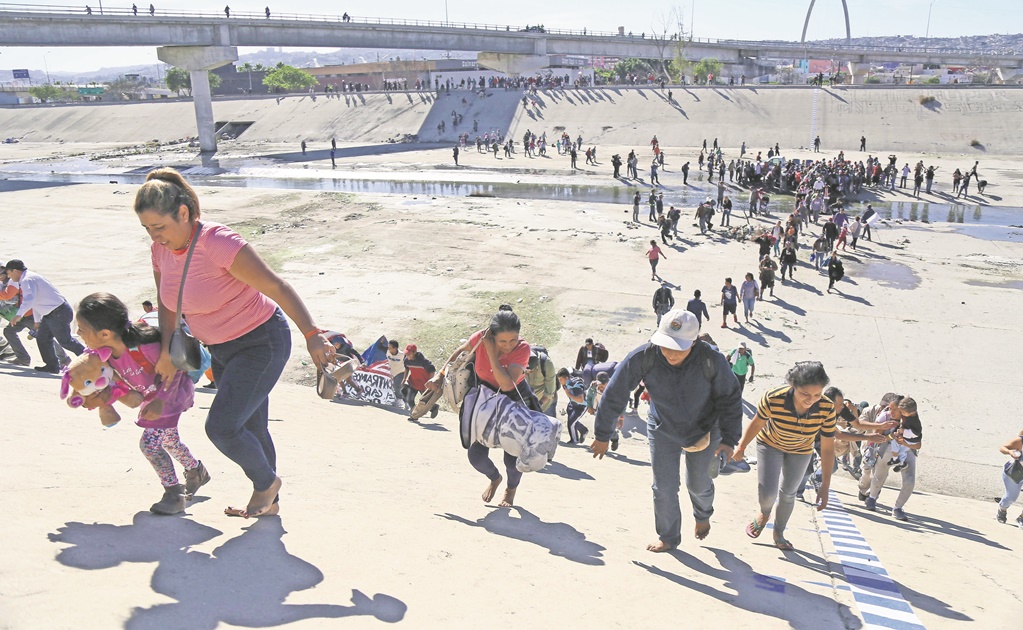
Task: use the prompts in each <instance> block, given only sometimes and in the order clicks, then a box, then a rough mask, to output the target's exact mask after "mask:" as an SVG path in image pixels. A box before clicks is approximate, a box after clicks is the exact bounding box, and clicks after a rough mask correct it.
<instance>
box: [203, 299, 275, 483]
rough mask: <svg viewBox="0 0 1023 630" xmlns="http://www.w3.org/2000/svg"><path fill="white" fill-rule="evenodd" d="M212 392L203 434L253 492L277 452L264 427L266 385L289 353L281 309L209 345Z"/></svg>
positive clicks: (268, 479) (266, 478)
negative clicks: (236, 334)
mask: <svg viewBox="0 0 1023 630" xmlns="http://www.w3.org/2000/svg"><path fill="white" fill-rule="evenodd" d="M209 349H210V354H212V355H213V379H214V381H215V382H216V383H217V395H216V397H214V399H213V403H212V404H211V405H210V413H209V415H208V416H206V435H207V436H209V438H210V441H211V442H213V445H214V446H216V447H217V449H219V450H220V452H221V453H223V454H224V455H227V457H228V459H230V460H231V461H233V462H234V463H236V464H238V465H239V466H241V468H242V470H243V471H245V476H246V477H248V478H249V479H250V480H251V481H252V487H253V488H254V489H255V490H256V491H263V490H266V489H267V488H269V487H270V486H271V485H272V484H273V482H274V479H275V478H276V476H277V451H276V450H274V443H273V440H272V439H270V430H269V428H268V427H267V423H268V422H269V414H270V390H272V389H273V388H274V385H276V384H277V379H279V378H280V377H281V373H282V372H283V371H284V366H285V364H286V363H287V362H288V357H289V356H290V355H291V331H290V330H289V328H288V322H287V320H285V319H284V313H282V312H281V309H277V311H276V312H274V314H273V315H272V316H271V317H270V319H268V320H267V321H266V322H264V323H263V324H260V325H259V326H257V327H256V328H254V329H253V330H251V331H250V332H247V333H245V334H244V335H242V336H241V337H238V338H237V339H232V340H231V341H225V342H224V343H218V344H213V345H211V346H209Z"/></svg>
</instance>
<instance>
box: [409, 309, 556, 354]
mask: <svg viewBox="0 0 1023 630" xmlns="http://www.w3.org/2000/svg"><path fill="white" fill-rule="evenodd" d="M469 297H470V299H469V300H458V302H457V304H452V307H451V308H450V309H448V310H447V311H445V312H444V313H441V314H440V316H439V317H437V318H436V319H431V320H427V321H417V322H415V323H414V324H413V326H412V327H411V329H410V330H407V331H406V332H405V334H404V336H399V337H398V339H400V340H401V342H402V343H403V344H404V343H414V344H416V345H418V346H419V349H420V350H422V351H423V353H424V354H425V355H426V356H427V357H428V358H429V359H430V360H431V361H433V362H434V363H436V364H437V368H438V369H440V366H441V364H442V363H443V362H444V361H446V360H447V358H448V357H449V356H451V353H452V352H454V351H455V348H457V347H458V345H459V343H460V342H461V340H462V339H468V337H469V335H471V334H472V333H474V332H475V331H477V330H480V329H481V328H483V327H485V326H486V325H487V324H488V323H489V322H490V318H491V317H492V316H493V315H494V313H496V312H497V308H498V307H499V306H500V305H501V304H510V305H511V306H512V308H514V309H515V313H516V314H517V315H518V316H519V318H520V319H521V320H522V338H523V339H525V340H527V341H529V342H530V343H531V344H534V345H543V346H548V347H550V346H553V345H555V344H557V343H558V341H559V340H560V339H561V319H560V317H559V315H558V311H557V309H556V308H555V306H554V302H553V300H552V299H551V298H550V297H544V298H543V299H541V297H543V296H541V295H540V294H539V293H537V292H536V291H533V290H530V289H525V290H514V291H499V292H495V291H477V292H473V293H470V294H469ZM519 300H521V302H520V301H519Z"/></svg>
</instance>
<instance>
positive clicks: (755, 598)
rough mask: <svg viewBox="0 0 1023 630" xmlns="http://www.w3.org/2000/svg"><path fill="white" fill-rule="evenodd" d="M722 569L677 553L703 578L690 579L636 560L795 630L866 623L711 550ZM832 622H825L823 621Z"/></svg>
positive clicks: (846, 609)
mask: <svg viewBox="0 0 1023 630" xmlns="http://www.w3.org/2000/svg"><path fill="white" fill-rule="evenodd" d="M710 551H711V552H713V553H714V555H715V556H716V557H717V560H718V562H719V563H720V564H721V568H718V567H712V566H711V565H709V564H707V563H706V562H703V561H702V560H699V559H697V558H695V557H693V556H691V555H689V554H687V553H684V552H682V551H679V550H675V551H673V552H671V553H670V555H671V556H672V557H674V558H675V559H676V560H678V561H679V562H681V563H682V564H683V565H685V566H686V567H688V568H689V569H690V570H692V571H694V572H696V573H698V574H700V575H701V577H700V578H699V579H690V578H687V577H683V576H681V575H678V574H675V573H672V572H670V571H666V570H664V569H661V568H660V567H656V566H652V565H648V564H644V563H642V562H638V561H633V564H635V565H636V566H638V567H640V568H642V569H645V570H646V571H648V572H650V573H652V574H654V575H657V576H660V577H663V578H665V579H667V580H669V581H671V582H674V583H675V584H678V585H679V586H682V587H685V588H687V589H690V590H693V591H696V592H697V593H701V594H703V595H707V596H710V597H713V598H715V599H717V600H720V601H722V602H724V603H726V604H729V605H731V606H734V607H736V608H741V609H743V610H748V611H750V612H754V613H758V614H762V615H770V616H772V617H776V618H778V619H783V620H785V621H787V622H788V623H789V625H790V626H791V627H793V628H797V629H799V628H805V629H807V630H817V629H818V628H822V627H844V628H847V629H848V630H859V629H860V628H862V627H863V622H862V621H861V620H860V618H859V617H857V616H856V614H855V613H854V612H853V611H852V610H851V609H850V608H849V607H848V606H847V605H845V604H841V603H838V602H836V601H835V600H834V599H832V598H830V597H825V596H823V595H818V594H816V593H811V592H810V591H807V590H806V589H804V588H801V587H799V586H796V585H795V584H792V583H791V582H785V581H783V580H781V579H779V578H774V577H771V576H768V575H763V574H760V573H757V572H756V571H754V570H753V568H752V567H750V565H748V564H746V563H745V562H743V561H742V560H739V558H737V557H736V556H735V554H733V553H732V552H730V551H724V550H722V549H714V548H710ZM708 578H710V579H716V580H720V581H721V582H722V584H721V586H723V587H724V589H723V590H719V589H717V588H715V587H714V586H713V585H711V584H707V583H706V582H708V581H709V580H708ZM825 619H827V620H830V623H824V622H823V620H825Z"/></svg>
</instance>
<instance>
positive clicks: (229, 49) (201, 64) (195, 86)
mask: <svg viewBox="0 0 1023 630" xmlns="http://www.w3.org/2000/svg"><path fill="white" fill-rule="evenodd" d="M156 56H157V57H158V58H159V59H160V61H162V62H164V63H168V64H170V65H172V66H174V67H176V68H181V69H182V70H188V75H189V78H190V79H191V81H192V103H193V105H194V106H195V124H196V128H197V130H198V132H199V150H200V151H202V152H203V153H207V152H208V153H213V152H215V151H216V150H217V134H216V129H214V128H213V122H214V121H213V97H212V95H211V94H210V80H209V76H208V75H207V74H206V73H207V72H209V71H210V70H212V69H214V68H219V67H220V66H226V65H227V64H229V63H231V62H232V61H237V60H238V49H237V48H235V47H234V46H161V47H160V48H157V49H156Z"/></svg>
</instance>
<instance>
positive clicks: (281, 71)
mask: <svg viewBox="0 0 1023 630" xmlns="http://www.w3.org/2000/svg"><path fill="white" fill-rule="evenodd" d="M316 84H317V82H316V78H315V77H313V75H311V74H309V73H308V72H306V71H305V70H299V69H298V68H296V67H294V66H288V65H285V64H284V63H283V62H278V63H277V65H276V66H274V68H273V69H272V70H271V71H270V72H268V73H267V75H266V76H265V77H264V78H263V85H265V86H266V87H268V88H270V90H271V91H274V90H277V91H281V92H296V91H299V90H307V89H309V88H311V87H313V86H315V85H316Z"/></svg>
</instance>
